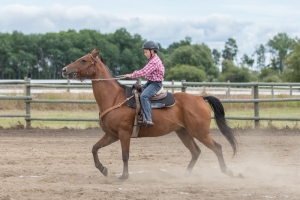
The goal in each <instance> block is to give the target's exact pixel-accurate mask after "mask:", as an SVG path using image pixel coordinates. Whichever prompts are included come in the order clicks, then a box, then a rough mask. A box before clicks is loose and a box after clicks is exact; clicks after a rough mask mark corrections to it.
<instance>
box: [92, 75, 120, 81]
mask: <svg viewBox="0 0 300 200" xmlns="http://www.w3.org/2000/svg"><path fill="white" fill-rule="evenodd" d="M123 78H126V77H125V75H120V76H116V77H114V78H97V79H90V80H91V81H108V80H119V79H123Z"/></svg>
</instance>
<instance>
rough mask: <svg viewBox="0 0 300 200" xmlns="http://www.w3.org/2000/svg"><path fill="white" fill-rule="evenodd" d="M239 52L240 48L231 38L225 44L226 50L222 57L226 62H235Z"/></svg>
mask: <svg viewBox="0 0 300 200" xmlns="http://www.w3.org/2000/svg"><path fill="white" fill-rule="evenodd" d="M237 52H238V46H237V44H236V41H235V39H233V38H229V39H228V40H227V42H226V43H225V47H224V50H223V51H222V57H223V58H224V59H225V60H234V58H235V57H236V54H237Z"/></svg>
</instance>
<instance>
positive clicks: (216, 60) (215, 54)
mask: <svg viewBox="0 0 300 200" xmlns="http://www.w3.org/2000/svg"><path fill="white" fill-rule="evenodd" d="M211 54H212V57H213V60H214V65H215V66H218V65H219V64H220V61H221V60H220V59H221V53H220V52H219V51H218V50H217V49H213V50H212V52H211Z"/></svg>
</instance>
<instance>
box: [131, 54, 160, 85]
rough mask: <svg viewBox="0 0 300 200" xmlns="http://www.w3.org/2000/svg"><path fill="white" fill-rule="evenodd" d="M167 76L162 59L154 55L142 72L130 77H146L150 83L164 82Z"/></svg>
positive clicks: (136, 72) (134, 73)
mask: <svg viewBox="0 0 300 200" xmlns="http://www.w3.org/2000/svg"><path fill="white" fill-rule="evenodd" d="M164 74H165V67H164V64H163V63H162V62H161V60H160V58H159V57H158V56H157V55H156V54H154V55H153V56H152V58H150V60H149V62H148V64H147V65H146V66H145V67H144V68H143V69H141V70H138V71H135V72H133V73H132V74H131V75H130V78H140V77H145V78H146V79H147V80H149V81H163V80H164Z"/></svg>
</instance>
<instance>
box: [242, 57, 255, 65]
mask: <svg viewBox="0 0 300 200" xmlns="http://www.w3.org/2000/svg"><path fill="white" fill-rule="evenodd" d="M241 60H242V64H243V65H244V66H247V67H248V68H252V67H253V64H254V59H252V58H250V57H249V56H248V55H247V54H244V55H243V57H242V59H241Z"/></svg>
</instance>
